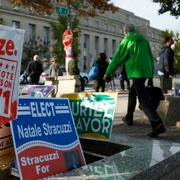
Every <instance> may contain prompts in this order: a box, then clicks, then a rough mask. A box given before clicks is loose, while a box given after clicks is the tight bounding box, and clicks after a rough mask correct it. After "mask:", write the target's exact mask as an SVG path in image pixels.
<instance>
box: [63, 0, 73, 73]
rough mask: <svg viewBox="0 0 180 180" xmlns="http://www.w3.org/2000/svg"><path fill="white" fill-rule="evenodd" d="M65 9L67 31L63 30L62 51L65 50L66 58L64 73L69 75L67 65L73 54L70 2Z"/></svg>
mask: <svg viewBox="0 0 180 180" xmlns="http://www.w3.org/2000/svg"><path fill="white" fill-rule="evenodd" d="M67 7H68V16H67V30H65V31H64V33H63V44H64V50H65V55H66V57H65V64H66V72H67V75H69V72H68V63H69V61H71V60H72V58H73V54H72V41H73V33H72V31H71V4H70V1H67Z"/></svg>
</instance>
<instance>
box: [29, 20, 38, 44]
mask: <svg viewBox="0 0 180 180" xmlns="http://www.w3.org/2000/svg"><path fill="white" fill-rule="evenodd" d="M35 38H36V25H35V24H29V40H30V41H31V40H35Z"/></svg>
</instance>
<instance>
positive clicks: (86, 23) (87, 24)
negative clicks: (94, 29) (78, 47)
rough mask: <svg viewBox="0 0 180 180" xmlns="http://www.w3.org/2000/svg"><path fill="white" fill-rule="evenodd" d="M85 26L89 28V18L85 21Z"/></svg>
mask: <svg viewBox="0 0 180 180" xmlns="http://www.w3.org/2000/svg"><path fill="white" fill-rule="evenodd" d="M84 25H85V26H89V21H88V19H87V18H85V19H84Z"/></svg>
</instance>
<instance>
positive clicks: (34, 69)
mask: <svg viewBox="0 0 180 180" xmlns="http://www.w3.org/2000/svg"><path fill="white" fill-rule="evenodd" d="M42 72H43V67H42V63H41V61H40V59H39V56H38V55H35V56H34V57H33V60H32V61H30V62H29V64H28V67H27V73H28V76H29V84H34V85H35V84H39V78H40V75H41V73H42Z"/></svg>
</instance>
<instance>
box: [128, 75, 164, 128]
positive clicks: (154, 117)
mask: <svg viewBox="0 0 180 180" xmlns="http://www.w3.org/2000/svg"><path fill="white" fill-rule="evenodd" d="M145 81H146V79H145V78H137V79H132V85H131V87H130V90H129V97H128V110H127V115H126V118H127V119H129V120H133V113H134V111H135V107H136V97H138V100H139V104H140V107H141V109H142V110H143V111H144V113H145V115H146V116H147V117H148V119H149V120H150V122H151V125H152V127H153V128H154V127H156V126H158V125H159V124H160V123H162V121H161V118H160V116H159V115H158V113H157V112H156V108H155V107H154V106H153V103H152V101H151V100H150V98H149V95H148V91H147V89H146V88H145Z"/></svg>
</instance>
